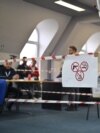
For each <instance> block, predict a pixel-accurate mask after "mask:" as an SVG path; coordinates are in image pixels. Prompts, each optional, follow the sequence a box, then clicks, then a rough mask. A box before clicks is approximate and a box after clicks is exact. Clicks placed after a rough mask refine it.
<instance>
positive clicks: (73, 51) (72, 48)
mask: <svg viewBox="0 0 100 133" xmlns="http://www.w3.org/2000/svg"><path fill="white" fill-rule="evenodd" d="M76 52H77V48H76V47H75V46H69V49H68V54H75V53H76Z"/></svg>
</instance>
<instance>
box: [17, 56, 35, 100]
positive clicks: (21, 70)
mask: <svg viewBox="0 0 100 133" xmlns="http://www.w3.org/2000/svg"><path fill="white" fill-rule="evenodd" d="M22 61H23V63H22V64H21V65H18V67H17V69H18V72H17V73H18V74H19V78H20V79H24V78H28V75H29V74H31V68H30V67H29V66H28V65H27V57H23V60H22ZM17 85H18V88H21V89H24V90H26V91H25V92H27V95H28V98H33V95H32V93H31V88H32V86H33V85H32V84H31V83H28V82H24V83H17ZM27 90H28V91H27ZM25 92H23V93H25ZM26 98H27V96H26Z"/></svg>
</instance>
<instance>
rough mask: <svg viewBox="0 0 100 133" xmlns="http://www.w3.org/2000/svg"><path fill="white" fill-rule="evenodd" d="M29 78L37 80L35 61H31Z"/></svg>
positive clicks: (37, 73) (37, 72) (37, 71)
mask: <svg viewBox="0 0 100 133" xmlns="http://www.w3.org/2000/svg"><path fill="white" fill-rule="evenodd" d="M30 69H31V77H34V80H39V70H38V68H37V66H36V60H35V59H33V60H32V65H30Z"/></svg>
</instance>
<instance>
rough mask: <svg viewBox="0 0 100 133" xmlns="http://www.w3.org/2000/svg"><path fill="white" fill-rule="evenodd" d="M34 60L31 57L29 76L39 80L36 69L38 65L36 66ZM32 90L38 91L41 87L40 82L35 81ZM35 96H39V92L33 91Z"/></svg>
mask: <svg viewBox="0 0 100 133" xmlns="http://www.w3.org/2000/svg"><path fill="white" fill-rule="evenodd" d="M36 63H37V62H36V60H35V59H33V60H32V65H30V69H31V77H33V78H34V80H39V70H38V67H37V66H36ZM33 87H34V90H37V91H40V90H41V87H40V83H39V82H37V83H34V86H33ZM34 96H35V98H39V97H41V95H40V93H38V92H37V93H35V94H34Z"/></svg>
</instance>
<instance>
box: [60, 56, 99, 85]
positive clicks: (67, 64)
mask: <svg viewBox="0 0 100 133" xmlns="http://www.w3.org/2000/svg"><path fill="white" fill-rule="evenodd" d="M97 77H98V58H97V57H94V56H93V55H88V54H83V55H78V56H74V55H68V56H66V58H65V61H64V64H63V67H62V85H63V87H97Z"/></svg>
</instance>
